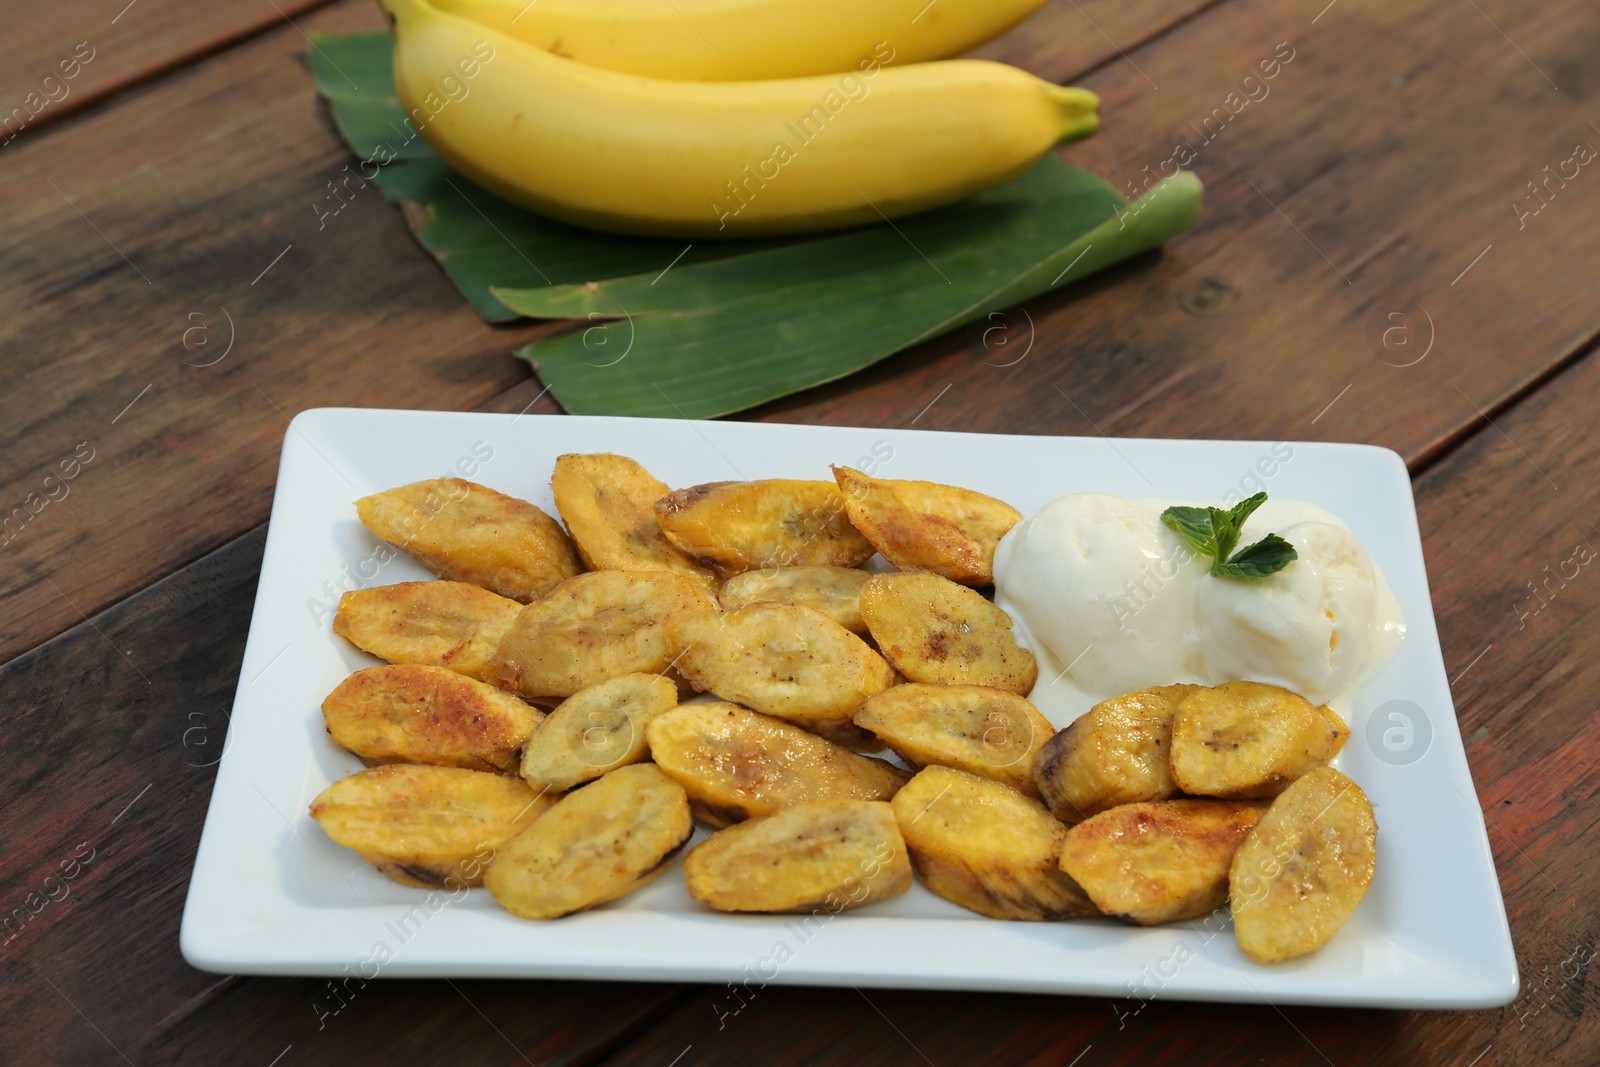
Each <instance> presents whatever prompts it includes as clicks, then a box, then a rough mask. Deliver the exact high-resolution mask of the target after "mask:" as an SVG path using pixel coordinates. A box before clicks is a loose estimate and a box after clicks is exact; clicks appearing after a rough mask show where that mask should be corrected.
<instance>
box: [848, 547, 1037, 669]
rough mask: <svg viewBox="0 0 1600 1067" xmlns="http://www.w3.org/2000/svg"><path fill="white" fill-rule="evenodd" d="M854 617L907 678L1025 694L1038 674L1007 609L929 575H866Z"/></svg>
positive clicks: (972, 592)
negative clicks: (1013, 630)
mask: <svg viewBox="0 0 1600 1067" xmlns="http://www.w3.org/2000/svg"><path fill="white" fill-rule="evenodd" d="M861 617H862V618H863V619H865V620H866V622H867V629H868V630H870V631H871V632H872V637H873V640H875V641H877V642H878V648H879V649H881V650H882V651H883V656H884V658H885V659H887V660H888V661H889V663H890V665H891V666H893V667H894V669H895V670H897V671H899V672H900V673H901V674H903V675H905V676H906V677H907V678H909V679H910V680H911V681H913V682H926V683H928V684H930V685H989V686H994V687H995V688H997V689H1007V690H1010V691H1011V692H1013V693H1027V692H1028V691H1029V690H1030V689H1032V688H1033V683H1034V682H1035V681H1037V680H1038V677H1039V665H1038V662H1037V661H1036V660H1035V659H1034V658H1033V653H1032V652H1029V651H1028V650H1027V649H1025V648H1023V647H1022V646H1020V645H1018V644H1017V640H1016V638H1015V637H1014V636H1012V633H1011V616H1009V615H1007V614H1006V613H1005V612H1004V611H1002V610H1001V609H1000V608H997V607H995V606H994V605H993V604H991V603H989V602H988V601H987V600H985V599H983V597H982V596H980V595H979V594H977V593H975V592H974V591H972V590H971V589H968V588H966V587H965V586H961V585H957V584H956V583H955V582H952V581H950V580H949V579H948V578H941V577H939V576H938V575H937V574H876V575H873V576H872V577H871V578H870V579H868V580H867V583H866V584H865V585H863V586H862V587H861Z"/></svg>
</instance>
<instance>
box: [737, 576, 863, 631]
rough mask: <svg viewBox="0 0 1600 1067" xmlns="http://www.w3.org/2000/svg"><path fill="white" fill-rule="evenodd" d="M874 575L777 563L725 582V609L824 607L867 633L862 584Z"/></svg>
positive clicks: (829, 614) (838, 620)
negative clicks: (863, 615)
mask: <svg viewBox="0 0 1600 1067" xmlns="http://www.w3.org/2000/svg"><path fill="white" fill-rule="evenodd" d="M871 577H872V575H871V573H870V572H868V571H863V570H858V569H857V568H855V567H774V568H770V569H764V570H757V571H745V572H744V573H743V574H736V575H734V576H733V577H732V578H729V579H728V580H727V581H726V582H723V583H722V589H721V590H720V591H719V592H718V593H717V599H719V600H720V601H722V610H724V611H733V610H735V609H736V608H743V607H748V606H749V605H751V604H763V603H764V604H789V605H791V606H793V607H797V608H810V609H812V610H813V611H820V612H822V613H823V614H824V615H826V616H827V617H828V618H830V619H832V620H833V621H834V622H836V623H838V624H839V625H840V626H843V627H844V628H845V629H846V630H849V631H850V632H851V633H855V634H861V635H863V636H865V634H866V632H867V624H866V622H865V621H864V620H863V619H862V618H861V587H862V586H863V585H865V584H867V579H868V578H871Z"/></svg>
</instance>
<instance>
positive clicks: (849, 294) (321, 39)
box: [308, 33, 1201, 418]
mask: <svg viewBox="0 0 1600 1067" xmlns="http://www.w3.org/2000/svg"><path fill="white" fill-rule="evenodd" d="M392 47H393V44H392V40H391V38H390V36H389V34H387V33H360V34H343V35H334V34H314V35H312V38H311V48H310V52H309V56H308V61H309V65H310V68H311V72H312V76H313V77H314V79H315V80H316V84H317V89H318V91H319V92H320V93H321V94H322V96H323V97H324V98H325V99H326V100H327V102H328V107H329V110H330V111H331V113H332V115H333V120H334V123H335V125H336V126H337V127H338V129H339V132H340V134H341V136H342V137H343V138H344V139H345V141H346V143H347V144H348V145H349V146H350V148H351V150H352V151H353V152H355V153H356V154H357V155H358V156H359V157H360V158H361V160H362V161H363V163H362V167H361V169H362V173H363V174H364V175H366V176H367V177H368V178H370V179H372V180H375V181H376V182H377V184H378V185H379V186H380V188H381V189H382V190H383V192H384V195H385V196H387V197H388V198H389V199H390V200H392V201H394V202H395V203H397V204H399V205H401V206H402V207H403V208H404V209H405V211H404V217H405V219H406V221H407V223H408V224H409V225H410V226H411V227H412V231H413V233H414V235H415V236H416V238H417V240H418V242H419V243H420V244H421V245H422V246H423V247H424V248H425V249H427V251H428V252H429V253H430V254H431V255H432V256H433V257H434V258H435V259H436V260H437V261H438V263H439V265H440V266H441V267H442V268H443V270H444V271H445V273H446V275H447V276H448V277H449V278H450V280H451V281H452V282H453V283H454V284H455V285H456V287H457V288H458V289H459V290H460V291H461V293H462V295H463V296H464V297H465V298H466V299H467V300H468V301H469V302H470V303H471V304H472V306H473V308H474V309H476V310H477V312H478V313H479V314H480V315H481V316H482V317H483V318H484V319H485V320H486V321H488V322H491V323H495V322H508V321H511V320H513V319H516V318H519V317H522V316H532V317H536V318H556V319H568V318H571V319H579V320H584V324H583V325H582V326H581V328H578V329H575V330H573V331H571V332H569V333H565V334H561V335H559V336H556V337H553V338H549V339H546V340H544V341H541V342H536V343H535V344H533V345H529V346H527V347H525V348H524V349H522V350H521V352H520V353H519V354H520V355H522V356H523V357H524V358H527V359H529V360H530V361H532V362H533V363H534V364H535V366H536V367H537V368H538V372H539V376H540V378H541V379H542V380H543V381H544V383H545V384H546V385H547V386H549V388H550V392H551V394H552V395H553V396H554V397H555V399H556V400H557V401H558V402H560V404H561V405H562V407H564V408H566V410H568V411H570V412H573V413H575V414H591V415H651V416H665V417H678V418H710V417H713V416H716V415H723V414H728V413H730V412H734V411H739V410H742V409H744V408H748V407H752V406H754V405H756V404H760V403H763V402H765V401H768V400H772V399H776V398H777V397H781V396H785V395H788V394H789V393H793V392H797V391H799V390H801V389H806V388H809V387H811V386H814V385H819V384H821V383H823V382H827V381H832V380H834V379H836V378H839V377H842V376H844V375H846V374H850V373H852V372H854V371H857V370H860V369H862V368H863V367H866V366H869V365H871V364H873V363H876V362H877V361H879V360H881V359H884V358H886V357H888V356H890V355H892V354H893V353H895V352H898V351H900V350H902V349H904V348H907V347H909V346H911V345H914V344H917V343H918V342H920V341H923V340H926V339H928V338H931V337H935V336H937V335H939V334H941V333H944V332H946V331H948V330H951V329H955V328H957V327H959V326H961V325H963V324H965V323H968V322H971V321H974V320H976V319H979V318H982V317H983V316H985V315H987V314H989V313H990V312H992V311H996V310H999V309H1002V308H1006V307H1010V306H1012V305H1014V304H1016V303H1019V302H1021V301H1024V300H1027V299H1029V298H1031V297H1033V296H1037V295H1038V294H1040V293H1043V292H1046V291H1048V290H1050V289H1054V288H1057V287H1059V286H1062V285H1066V284H1068V283H1070V282H1072V281H1075V280H1077V279H1079V278H1082V277H1085V276H1087V275H1089V274H1092V273H1094V272H1095V271H1098V270H1102V269H1104V268H1105V267H1108V266H1110V265H1111V264H1113V263H1116V262H1119V261H1121V260H1123V259H1127V258H1128V257H1130V256H1133V255H1137V254H1138V253H1140V252H1143V251H1145V250H1147V249H1149V248H1152V247H1155V246H1156V245H1159V244H1161V243H1162V242H1164V241H1166V240H1168V239H1169V238H1171V237H1173V236H1176V235H1177V234H1179V233H1182V232H1183V231H1184V230H1186V229H1188V228H1189V227H1190V226H1192V225H1193V224H1194V220H1195V218H1196V217H1197V216H1198V214H1199V209H1200V199H1201V187H1200V183H1199V181H1198V180H1196V179H1195V178H1194V177H1193V176H1192V175H1189V174H1180V175H1179V176H1177V177H1176V178H1173V179H1170V180H1168V181H1166V182H1163V183H1162V184H1161V185H1159V186H1158V187H1157V188H1156V189H1154V190H1152V191H1151V192H1150V193H1149V194H1147V195H1146V196H1145V197H1143V198H1141V199H1140V200H1139V201H1137V202H1135V203H1134V204H1133V205H1131V206H1130V205H1129V204H1128V203H1127V202H1126V201H1125V200H1123V199H1122V197H1120V196H1119V195H1118V194H1117V193H1116V191H1115V190H1114V189H1112V188H1111V186H1109V185H1108V184H1106V183H1105V182H1104V181H1102V180H1101V179H1100V178H1098V177H1096V176H1095V175H1093V174H1092V173H1090V172H1088V171H1086V170H1083V169H1082V168H1079V167H1075V166H1072V165H1070V164H1067V163H1065V162H1063V161H1062V160H1060V159H1059V158H1057V157H1055V156H1050V157H1047V158H1046V159H1045V160H1044V161H1043V162H1042V163H1040V164H1039V166H1038V167H1036V168H1034V169H1033V170H1032V171H1030V172H1028V173H1027V174H1025V175H1023V176H1022V177H1021V178H1018V179H1016V180H1015V181H1013V182H1011V183H1009V184H1007V185H1004V186H1002V187H1000V188H998V189H994V190H991V191H990V192H988V193H985V194H983V195H982V196H979V197H975V198H973V199H972V200H969V201H966V202H964V203H961V204H956V205H953V206H951V207H947V208H943V209H941V210H939V211H934V212H928V213H926V214H923V215H919V216H914V217H911V218H904V219H900V220H897V221H896V222H894V223H885V224H883V225H879V226H870V227H864V228H861V229H857V230H851V231H846V232H842V233H831V234H822V235H810V236H805V237H796V238H774V239H769V240H761V241H752V240H744V241H720V242H719V241H695V242H683V241H661V240H654V239H646V238H631V237H621V236H616V235H611V234H602V233H595V232H592V231H588V230H583V229H579V228H577V227H573V226H568V225H565V224H563V223H560V222H556V221H554V220H551V219H547V218H544V217H543V216H540V215H537V214H535V213H533V212H530V211H527V210H525V209H523V208H520V207H517V206H516V205H514V204H511V203H509V202H507V201H505V200H502V199H501V198H499V197H497V196H495V195H494V194H492V193H489V192H487V191H485V190H483V189H481V188H479V187H478V186H476V185H473V184H472V183H471V182H469V181H468V180H467V179H465V178H463V177H462V176H461V175H460V174H458V173H456V172H455V171H454V170H452V169H451V168H450V167H449V166H448V165H446V164H445V163H444V162H443V161H442V160H440V159H439V158H438V157H437V156H436V155H434V154H433V152H432V151H431V150H430V149H429V148H428V147H427V145H426V144H425V143H424V142H423V141H422V140H421V139H420V138H418V137H417V136H416V135H415V133H414V132H413V131H412V129H411V126H410V124H409V123H408V122H407V120H406V117H405V114H404V112H403V110H402V109H401V107H400V104H399V101H398V100H397V99H396V98H395V95H394V83H393V68H392V65H391V61H392ZM374 172H375V177H374Z"/></svg>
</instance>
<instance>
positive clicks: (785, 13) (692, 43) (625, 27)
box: [438, 0, 1044, 81]
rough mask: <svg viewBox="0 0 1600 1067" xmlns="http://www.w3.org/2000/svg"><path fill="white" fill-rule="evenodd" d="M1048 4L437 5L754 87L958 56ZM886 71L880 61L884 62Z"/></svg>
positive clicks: (597, 0)
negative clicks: (876, 60) (881, 54)
mask: <svg viewBox="0 0 1600 1067" xmlns="http://www.w3.org/2000/svg"><path fill="white" fill-rule="evenodd" d="M1043 2H1044V0H933V2H932V3H929V2H928V0H533V2H529V0H438V6H439V7H440V9H441V10H444V11H447V12H449V13H451V14H453V15H461V16H463V17H465V18H469V19H472V20H473V21H474V22H481V23H483V24H484V25H485V26H493V27H494V28H495V29H498V30H501V31H503V32H504V33H506V34H508V35H510V36H512V37H515V38H517V39H518V40H520V41H524V42H526V43H528V44H531V45H533V46H535V47H537V48H543V49H544V50H545V51H547V52H554V53H556V54H557V55H562V56H566V57H567V58H568V59H575V60H577V61H578V62H579V63H587V64H589V65H590V66H592V67H604V68H606V69H607V70H620V71H626V72H627V73H629V74H643V75H645V76H647V77H651V78H666V79H669V80H675V81H746V80H749V81H760V80H761V79H763V78H801V77H805V76H806V75H808V74H836V73H841V72H843V71H848V70H856V69H857V64H859V63H860V62H861V61H863V60H866V59H871V58H872V57H873V56H874V55H876V54H877V52H878V50H879V49H882V50H884V51H886V52H888V53H890V54H892V55H893V56H894V61H895V62H897V63H921V62H924V61H926V60H930V59H943V58H944V57H945V56H953V55H955V54H956V53H958V52H964V51H966V50H967V49H969V48H972V47H974V46H975V45H978V44H981V43H982V42H984V41H987V40H988V39H989V38H991V37H993V36H995V35H996V34H999V33H1003V32H1004V31H1006V30H1008V29H1010V28H1011V27H1012V26H1014V25H1016V24H1017V23H1019V22H1021V21H1022V20H1023V19H1025V18H1027V17H1028V16H1029V15H1031V14H1033V12H1034V11H1035V10H1036V9H1037V8H1038V7H1039V6H1040V4H1042V3H1043ZM880 61H881V62H887V61H886V60H881V59H880Z"/></svg>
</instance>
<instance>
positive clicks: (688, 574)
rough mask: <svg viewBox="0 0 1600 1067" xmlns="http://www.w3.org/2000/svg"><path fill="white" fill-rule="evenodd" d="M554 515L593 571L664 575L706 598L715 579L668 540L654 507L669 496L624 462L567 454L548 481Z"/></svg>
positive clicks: (662, 486) (595, 455)
mask: <svg viewBox="0 0 1600 1067" xmlns="http://www.w3.org/2000/svg"><path fill="white" fill-rule="evenodd" d="M550 488H551V490H552V491H553V492H554V493H555V497H556V510H557V511H559V512H561V518H562V519H563V520H564V521H565V522H566V524H567V529H568V530H569V531H570V532H571V533H572V540H573V541H574V542H575V543H576V544H577V546H578V555H579V556H580V557H582V559H583V562H584V563H585V564H587V565H588V566H589V568H590V569H591V570H620V571H668V572H670V573H672V574H679V575H682V576H683V577H685V578H688V579H689V580H690V581H692V582H694V583H695V584H696V585H698V586H700V587H701V588H702V589H704V590H705V591H706V592H708V593H715V592H716V588H717V578H716V573H715V572H714V571H712V570H711V568H710V567H706V566H703V565H702V564H700V563H697V562H696V561H695V560H693V559H690V558H689V555H688V554H687V553H686V552H684V551H683V550H682V549H680V548H679V547H678V546H677V545H674V544H673V543H672V542H671V541H669V540H667V536H666V534H664V533H662V532H661V524H660V523H659V522H657V521H656V512H655V502H656V501H657V500H660V499H661V498H662V497H664V496H666V495H667V493H669V492H670V491H671V490H669V489H668V488H667V484H666V483H665V482H663V481H660V480H658V479H657V478H655V477H654V476H652V475H651V473H650V472H649V471H647V470H645V469H644V468H643V467H641V466H640V465H639V464H638V463H636V462H634V461H633V460H631V459H629V458H628V457H627V456H617V455H612V454H611V453H609V452H598V453H592V454H588V455H584V454H579V453H575V452H569V453H567V454H566V455H564V456H561V457H559V458H557V460H556V469H555V473H554V474H553V475H552V476H551V478H550Z"/></svg>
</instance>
